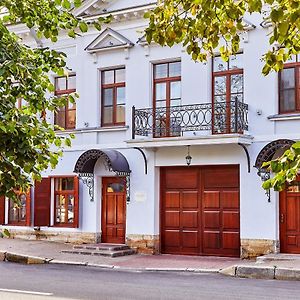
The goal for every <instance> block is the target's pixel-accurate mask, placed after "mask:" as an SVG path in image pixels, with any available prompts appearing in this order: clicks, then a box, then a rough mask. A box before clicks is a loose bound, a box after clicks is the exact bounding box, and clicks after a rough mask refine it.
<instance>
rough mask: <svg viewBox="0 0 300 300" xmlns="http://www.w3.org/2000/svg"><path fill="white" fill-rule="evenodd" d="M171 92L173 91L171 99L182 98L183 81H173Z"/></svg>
mask: <svg viewBox="0 0 300 300" xmlns="http://www.w3.org/2000/svg"><path fill="white" fill-rule="evenodd" d="M170 93H171V95H170V96H171V99H178V98H181V82H180V81H174V82H171V87H170Z"/></svg>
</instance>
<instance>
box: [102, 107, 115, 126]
mask: <svg viewBox="0 0 300 300" xmlns="http://www.w3.org/2000/svg"><path fill="white" fill-rule="evenodd" d="M113 111H114V109H113V107H112V106H107V107H103V116H102V120H103V123H104V124H112V123H113Z"/></svg>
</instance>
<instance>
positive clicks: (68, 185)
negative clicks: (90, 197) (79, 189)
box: [55, 177, 74, 191]
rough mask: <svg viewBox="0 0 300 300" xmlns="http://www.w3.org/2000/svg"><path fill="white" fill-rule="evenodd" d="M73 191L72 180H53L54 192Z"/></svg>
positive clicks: (71, 178) (67, 178)
mask: <svg viewBox="0 0 300 300" xmlns="http://www.w3.org/2000/svg"><path fill="white" fill-rule="evenodd" d="M73 189H74V178H73V177H66V178H55V190H56V191H70V190H73Z"/></svg>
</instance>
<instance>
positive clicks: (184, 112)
mask: <svg viewBox="0 0 300 300" xmlns="http://www.w3.org/2000/svg"><path fill="white" fill-rule="evenodd" d="M132 113H133V126H132V128H133V134H132V136H133V138H135V136H136V135H140V136H149V135H152V136H153V137H162V136H171V137H172V136H181V135H182V134H183V132H186V131H202V130H210V131H212V132H213V133H242V132H243V131H244V130H248V105H247V104H245V103H243V102H241V101H239V100H238V99H236V100H234V101H230V102H216V103H213V104H212V103H202V104H193V105H180V106H172V107H157V108H143V109H135V108H133V110H132Z"/></svg>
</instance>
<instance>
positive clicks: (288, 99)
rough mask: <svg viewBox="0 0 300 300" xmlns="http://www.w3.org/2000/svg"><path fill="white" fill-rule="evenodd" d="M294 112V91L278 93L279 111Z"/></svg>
mask: <svg viewBox="0 0 300 300" xmlns="http://www.w3.org/2000/svg"><path fill="white" fill-rule="evenodd" d="M295 110H296V101H295V89H288V90H283V91H281V93H280V111H281V112H290V111H295Z"/></svg>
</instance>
